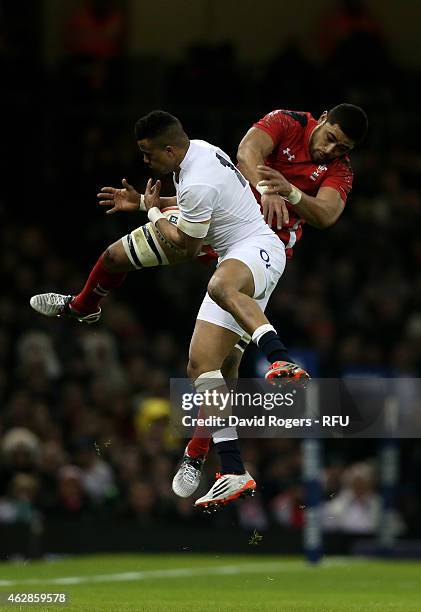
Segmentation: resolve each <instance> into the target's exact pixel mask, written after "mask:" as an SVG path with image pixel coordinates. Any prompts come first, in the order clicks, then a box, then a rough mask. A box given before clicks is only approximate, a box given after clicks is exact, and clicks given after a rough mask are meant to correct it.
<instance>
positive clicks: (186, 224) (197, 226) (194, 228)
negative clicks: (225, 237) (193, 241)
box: [177, 216, 209, 238]
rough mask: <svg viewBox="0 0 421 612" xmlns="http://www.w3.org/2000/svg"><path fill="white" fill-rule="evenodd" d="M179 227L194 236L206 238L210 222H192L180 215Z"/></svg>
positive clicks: (188, 234)
mask: <svg viewBox="0 0 421 612" xmlns="http://www.w3.org/2000/svg"><path fill="white" fill-rule="evenodd" d="M177 227H178V228H179V229H180V230H181V231H182V232H184V234H187V236H191V237H192V238H204V237H205V236H206V234H207V233H208V230H209V223H192V222H191V221H186V220H185V219H183V218H182V217H181V216H180V217H178V221H177Z"/></svg>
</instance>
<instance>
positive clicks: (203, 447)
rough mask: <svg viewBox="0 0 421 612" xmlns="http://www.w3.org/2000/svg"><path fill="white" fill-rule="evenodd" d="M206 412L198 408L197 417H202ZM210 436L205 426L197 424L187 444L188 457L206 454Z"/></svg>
mask: <svg viewBox="0 0 421 612" xmlns="http://www.w3.org/2000/svg"><path fill="white" fill-rule="evenodd" d="M205 416H206V414H205V413H204V412H203V410H202V409H200V410H199V419H204V418H205ZM210 441H211V436H210V435H209V430H208V428H207V427H203V426H200V425H197V427H196V429H195V430H194V434H193V438H192V439H191V440H190V442H189V443H188V444H187V453H188V455H189V457H199V456H200V455H206V454H207V453H208V451H209V446H210Z"/></svg>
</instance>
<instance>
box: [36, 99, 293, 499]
mask: <svg viewBox="0 0 421 612" xmlns="http://www.w3.org/2000/svg"><path fill="white" fill-rule="evenodd" d="M135 132H136V139H137V143H138V146H139V149H140V151H141V153H142V155H143V159H144V162H145V163H146V165H147V166H148V167H150V168H151V170H153V171H154V172H155V173H158V174H168V173H170V172H172V173H173V176H174V185H175V188H176V194H177V195H176V196H175V197H174V198H161V197H160V193H159V192H160V181H159V180H158V181H156V183H155V184H153V183H152V180H151V179H150V180H149V181H148V185H147V188H146V191H145V194H144V196H143V198H142V202H143V204H144V206H145V209H146V210H147V212H148V217H149V220H150V223H151V224H152V225H151V227H153V234H154V238H155V239H156V237H158V240H159V241H161V247H163V246H164V245H165V248H166V252H167V253H168V252H169V251H168V248H169V249H170V251H172V252H173V253H174V261H175V260H184V259H189V258H194V257H196V256H197V255H198V253H199V252H200V250H201V248H202V245H203V243H204V241H205V242H206V244H209V245H210V246H211V247H212V248H213V249H214V250H215V251H216V252H217V253H218V254H219V260H218V266H217V269H216V270H215V272H214V274H213V276H212V278H211V279H210V281H209V284H208V288H207V294H206V296H205V298H204V300H203V302H202V305H201V307H200V309H199V313H198V315H197V321H196V325H195V329H194V332H193V336H192V339H191V344H190V353H189V363H188V366H187V373H188V376H189V377H190V378H192V379H193V380H194V384H195V387H196V389H197V390H198V391H201V390H205V389H223V388H224V385H225V383H224V378H223V375H222V373H221V368H222V367H223V364H224V362H225V361H226V359H227V358H228V357H229V355H230V354H231V353H232V350H233V349H234V347H235V346H236V345H237V344H238V342H239V340H240V339H241V337H242V336H243V335H244V334H245V333H246V334H248V335H249V336H250V337H251V338H252V341H253V342H255V343H256V344H257V346H258V347H259V348H260V349H261V350H262V351H263V353H264V354H265V355H266V357H267V359H268V361H269V363H270V364H271V366H270V368H269V371H268V373H267V375H266V376H267V377H273V376H274V375H275V376H276V373H277V368H278V362H279V361H283V360H284V359H285V355H286V350H285V347H284V346H283V344H282V342H281V341H280V340H279V338H278V335H277V333H276V331H275V329H274V328H273V327H272V325H270V323H269V321H268V319H267V318H266V316H265V315H264V309H265V307H266V305H267V303H268V300H269V297H270V295H271V293H272V291H273V289H274V288H275V286H276V284H277V282H278V280H279V278H280V277H281V276H282V273H283V271H284V268H285V248H284V245H283V243H282V242H281V241H280V240H279V239H278V238H277V236H276V235H275V234H274V232H273V231H272V230H271V229H270V228H269V227H268V226H267V225H266V223H265V222H264V219H263V216H262V214H261V212H260V209H259V207H258V206H257V205H256V200H255V198H254V195H253V193H252V191H251V189H250V186H249V183H248V182H247V181H246V179H245V178H244V177H243V176H242V174H241V173H240V172H239V171H238V169H237V168H236V167H235V166H234V165H233V164H232V162H231V161H230V159H229V157H228V156H227V155H226V154H225V153H224V152H223V151H221V150H220V149H218V148H217V147H215V146H213V145H211V144H209V143H207V142H204V141H199V140H193V141H190V140H189V138H188V136H187V135H186V133H185V132H184V130H183V128H182V125H181V123H180V122H179V120H178V119H177V118H175V117H173V116H172V115H170V114H168V113H166V112H164V111H154V112H152V113H149V115H146V116H145V117H142V118H141V119H139V121H138V122H137V123H136V128H135ZM174 204H177V206H178V208H179V210H180V214H179V217H178V221H177V225H176V226H174V225H173V224H172V223H171V222H170V221H169V220H168V219H167V218H166V216H165V214H163V213H162V212H161V210H160V209H161V208H162V207H168V206H171V205H174ZM145 239H146V241H147V243H148V244H149V246H150V236H148V235H147V232H145V230H144V228H138V229H137V230H134V231H133V232H132V233H131V234H129V235H128V236H126V237H125V238H123V239H121V240H120V241H118V242H116V243H114V244H113V245H111V247H109V248H108V249H107V251H106V252H105V253H104V255H103V256H102V257H103V258H105V259H108V260H110V261H112V262H114V272H119V271H120V272H121V276H122V278H121V279H120V282H122V280H124V276H125V273H126V271H127V270H131V269H136V268H139V267H141V266H142V265H143V264H142V260H141V257H142V256H143V255H142V249H144V245H145ZM154 244H155V249H153V250H157V248H156V247H157V243H156V242H154ZM161 256H162V255H161ZM168 259H169V263H171V260H170V259H172V257H171V256H169V257H168ZM98 263H100V262H98ZM103 263H104V262H102V264H103ZM92 275H93V276H94V277H95V268H94V270H93V271H92V273H91V276H92ZM90 278H91V277H90ZM91 281H92V282H91V287H90V290H91V293H92V287H94V291H93V292H94V293H96V294H98V292H99V294H101V292H103V293H105V294H106V293H107V292H108V291H109V289H110V288H113V287H109V286H107V287H104V286H103V285H104V283H103V284H102V285H101V282H99V281H100V274H99V275H98V274H97V277H96V278H92V279H91ZM120 282H118V283H116V284H115V286H118V284H120ZM88 284H89V279H88V283H87V285H88ZM85 288H86V286H85ZM85 288H84V289H85ZM82 293H83V292H82ZM80 295H81V294H79V296H80ZM46 296H49V297H46ZM79 296H77V297H76V299H77V298H79ZM76 299H75V298H72V296H60V295H59V294H42V295H40V296H34V297H33V298H32V299H31V305H32V306H33V307H34V308H35V309H36V310H38V312H41V313H42V314H46V315H47V316H63V315H67V316H73V317H75V318H78V319H80V320H86V317H87V316H90V315H91V316H92V317H93V318H92V320H93V319H95V320H97V319H98V318H99V316H100V309H99V311H96V312H92V313H90V312H89V310H86V309H82V308H80V303H78V302H77V301H76ZM85 304H86V300H85ZM79 308H80V309H79ZM82 313H83V314H82ZM212 438H213V441H214V443H215V448H216V450H217V452H218V454H219V456H220V459H221V472H220V474H219V475H218V478H217V480H216V482H215V484H214V485H213V486H212V487H211V489H210V491H209V492H208V493H207V494H206V495H204V496H203V497H202V498H200V499H199V500H197V501H196V503H195V505H196V506H204V507H206V506H209V505H219V504H225V503H227V502H229V501H232V500H234V499H237V498H238V497H239V496H241V495H244V494H247V493H251V492H253V491H254V489H255V487H256V483H255V482H254V480H253V478H252V477H251V476H250V474H248V473H247V472H246V470H245V468H244V465H243V463H242V460H241V455H240V451H239V448H238V442H237V432H236V430H235V428H232V427H228V428H225V429H222V430H217V431H214V432H213V433H212Z"/></svg>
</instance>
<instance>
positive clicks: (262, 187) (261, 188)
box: [256, 181, 269, 195]
mask: <svg viewBox="0 0 421 612" xmlns="http://www.w3.org/2000/svg"><path fill="white" fill-rule="evenodd" d="M260 183H261V181H259V182H258V183H257V185H256V191H258V192H259V193H260V195H263V194H264V193H266V192H268V191H269V185H261V184H260Z"/></svg>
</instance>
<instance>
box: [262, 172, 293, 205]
mask: <svg viewBox="0 0 421 612" xmlns="http://www.w3.org/2000/svg"><path fill="white" fill-rule="evenodd" d="M257 171H258V174H259V176H260V181H259V183H258V185H259V186H261V187H269V191H268V193H277V194H278V195H280V196H282V197H284V198H287V197H288V195H289V193H290V192H291V183H290V182H289V181H287V179H286V178H285V177H284V175H283V174H281V173H280V172H278V170H274V169H273V168H269V166H257Z"/></svg>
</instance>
